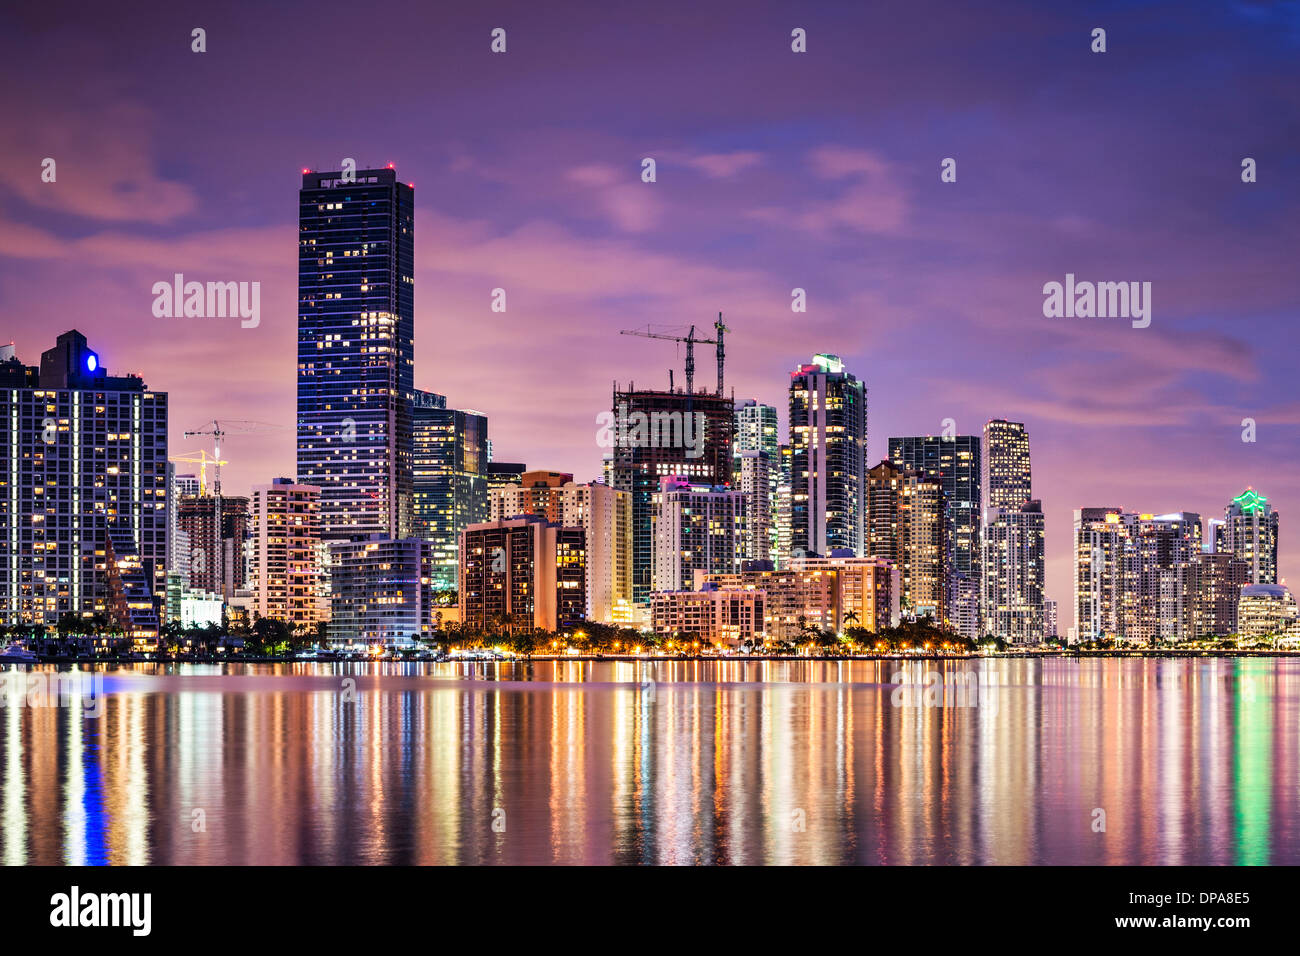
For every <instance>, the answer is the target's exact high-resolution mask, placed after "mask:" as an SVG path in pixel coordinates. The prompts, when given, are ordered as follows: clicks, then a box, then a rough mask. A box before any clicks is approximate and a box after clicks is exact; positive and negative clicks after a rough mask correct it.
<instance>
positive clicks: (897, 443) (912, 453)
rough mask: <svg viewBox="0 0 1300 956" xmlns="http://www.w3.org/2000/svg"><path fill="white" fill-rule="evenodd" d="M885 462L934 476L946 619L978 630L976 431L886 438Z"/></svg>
mask: <svg viewBox="0 0 1300 956" xmlns="http://www.w3.org/2000/svg"><path fill="white" fill-rule="evenodd" d="M889 460H890V461H891V462H893V463H894V464H895V465H896V466H898V467H900V468H906V469H908V470H910V471H915V472H918V473H920V474H922V475H925V476H926V477H929V478H933V479H936V480H937V481H938V482H939V484H940V485H941V486H942V488H943V499H944V520H945V521H946V523H947V529H946V535H947V546H948V561H947V565H948V575H949V578H948V599H949V602H950V607H951V611H950V614H949V616H950V622H951V623H952V625H953V627H955V628H956V629H957V631H958V633H960V634H961V635H962V636H963V637H967V638H972V639H974V638H977V637H978V636H979V633H980V624H979V605H980V594H981V588H980V520H981V514H982V505H983V496H982V494H981V488H980V481H981V463H980V462H981V459H980V439H979V436H978V435H955V436H952V437H944V436H938V437H935V436H931V435H925V436H916V437H905V438H891V439H889Z"/></svg>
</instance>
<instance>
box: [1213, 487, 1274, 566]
mask: <svg viewBox="0 0 1300 956" xmlns="http://www.w3.org/2000/svg"><path fill="white" fill-rule="evenodd" d="M1214 535H1215V550H1216V551H1230V552H1232V553H1233V554H1235V555H1236V556H1237V557H1239V558H1241V560H1243V561H1245V562H1246V565H1247V566H1248V567H1249V568H1250V583H1251V584H1277V538H1278V514H1277V512H1276V511H1274V510H1273V506H1272V505H1270V504H1269V503H1268V499H1267V498H1265V497H1264V496H1263V495H1261V494H1260V493H1259V492H1258V491H1256V490H1255V489H1254V488H1247V489H1246V490H1245V491H1243V492H1242V493H1241V494H1239V495H1238V496H1237V497H1235V498H1233V499H1232V501H1230V502H1229V503H1228V507H1227V508H1225V509H1224V513H1223V523H1222V524H1217V526H1216V527H1215V530H1214Z"/></svg>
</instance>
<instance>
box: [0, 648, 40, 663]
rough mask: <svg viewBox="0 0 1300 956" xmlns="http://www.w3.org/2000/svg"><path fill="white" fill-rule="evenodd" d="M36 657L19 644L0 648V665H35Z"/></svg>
mask: <svg viewBox="0 0 1300 956" xmlns="http://www.w3.org/2000/svg"><path fill="white" fill-rule="evenodd" d="M35 663H36V655H35V654H33V653H32V652H31V651H29V650H28V649H27V648H25V647H22V646H21V645H19V644H6V645H5V646H4V647H0V664H35Z"/></svg>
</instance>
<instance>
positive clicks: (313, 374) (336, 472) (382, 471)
mask: <svg viewBox="0 0 1300 956" xmlns="http://www.w3.org/2000/svg"><path fill="white" fill-rule="evenodd" d="M414 205H415V194H414V190H412V189H411V187H410V186H407V185H405V184H403V183H399V182H398V181H397V174H396V173H395V172H394V171H393V170H392V169H359V170H356V172H355V175H352V174H351V173H343V172H314V171H305V172H304V173H303V176H302V189H301V191H300V192H299V194H298V481H299V483H301V484H307V485H315V486H317V487H319V488H320V489H321V535H322V537H323V538H324V539H325V540H346V539H348V538H351V537H355V536H367V535H371V534H382V535H385V536H387V537H389V538H401V537H405V536H406V535H408V534H409V533H410V528H411V480H412V479H411V451H410V449H411V403H412V401H413V399H414V377H413V370H414V338H415V320H414V302H415V294H414V289H415V279H414V274H415V224H414Z"/></svg>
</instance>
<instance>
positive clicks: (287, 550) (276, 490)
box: [248, 478, 321, 627]
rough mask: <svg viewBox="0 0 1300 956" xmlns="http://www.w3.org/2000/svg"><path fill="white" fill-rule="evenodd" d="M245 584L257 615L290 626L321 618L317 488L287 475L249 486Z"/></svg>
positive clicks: (312, 622)
mask: <svg viewBox="0 0 1300 956" xmlns="http://www.w3.org/2000/svg"><path fill="white" fill-rule="evenodd" d="M251 524H252V528H251V535H250V537H251V543H252V547H251V548H250V549H249V550H250V554H249V561H248V584H249V588H250V590H252V592H253V610H254V611H256V612H257V614H258V616H260V617H266V618H272V619H274V620H278V621H284V622H285V623H286V624H289V625H290V626H293V627H312V626H313V625H315V624H316V622H317V621H318V620H320V619H321V615H320V612H321V607H320V603H319V601H318V595H319V588H320V566H319V554H320V540H321V539H320V489H319V488H317V487H316V486H315V485H299V484H295V483H294V482H292V481H290V480H289V479H288V478H276V479H275V480H274V481H272V482H271V483H270V484H266V485H254V486H253V496H252V521H251Z"/></svg>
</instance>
